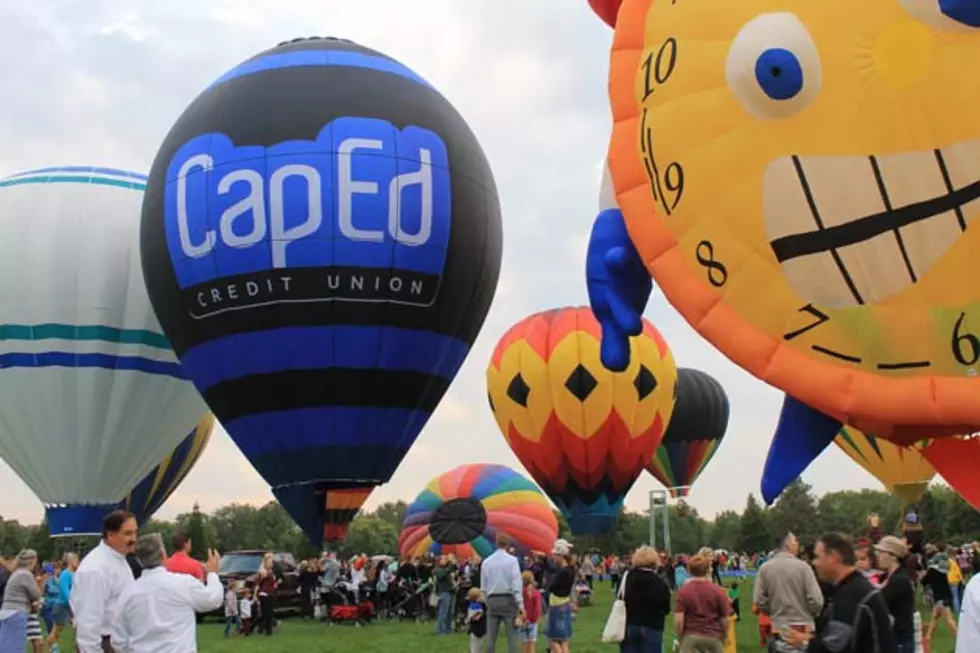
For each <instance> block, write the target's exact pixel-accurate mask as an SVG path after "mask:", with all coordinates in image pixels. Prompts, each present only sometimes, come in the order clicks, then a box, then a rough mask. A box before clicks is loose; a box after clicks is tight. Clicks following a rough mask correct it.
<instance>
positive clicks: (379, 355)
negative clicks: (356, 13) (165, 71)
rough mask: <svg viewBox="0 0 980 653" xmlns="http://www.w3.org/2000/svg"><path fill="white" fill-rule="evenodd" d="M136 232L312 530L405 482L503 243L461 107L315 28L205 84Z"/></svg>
mask: <svg viewBox="0 0 980 653" xmlns="http://www.w3.org/2000/svg"><path fill="white" fill-rule="evenodd" d="M141 233H142V254H143V266H144V272H145V276H146V280H147V287H148V289H149V293H150V297H151V299H152V301H153V306H154V308H155V309H156V311H157V315H158V316H159V317H160V321H161V324H162V325H163V328H164V331H165V332H166V333H167V334H168V336H169V337H170V339H171V341H172V342H173V345H174V349H175V351H176V352H177V355H178V356H179V357H180V360H181V363H182V364H183V366H184V369H185V370H187V373H188V375H189V376H190V378H191V379H192V380H193V381H194V383H195V385H196V386H197V388H198V389H199V390H200V391H201V393H202V394H203V395H204V398H205V400H206V401H207V403H208V405H209V406H210V407H211V409H212V411H213V412H214V414H215V415H216V416H217V417H218V419H219V420H221V423H222V424H223V425H224V427H225V429H226V430H227V431H228V433H229V434H230V435H231V438H232V439H233V440H234V441H235V443H236V444H237V445H238V447H239V448H240V449H241V450H242V452H243V453H244V454H245V456H246V457H247V458H248V460H249V461H250V462H251V463H252V465H253V466H254V467H255V468H256V469H257V470H258V472H259V474H261V475H262V477H263V478H264V479H265V480H266V481H267V482H268V483H269V484H270V485H271V486H272V489H273V492H274V494H275V496H276V497H277V498H278V499H279V501H280V502H281V503H282V505H283V506H284V507H285V508H286V510H287V511H288V512H289V513H290V514H291V515H292V517H293V518H294V519H295V520H296V521H297V523H298V524H299V525H300V526H301V527H302V528H303V530H304V531H305V532H306V533H307V535H309V537H310V539H311V541H313V542H314V543H318V542H319V541H320V540H322V539H323V538H324V535H325V534H324V529H325V528H327V530H329V531H331V532H333V531H336V528H337V526H338V520H342V519H346V518H348V517H350V516H352V515H353V514H354V513H355V512H356V510H355V508H356V507H357V506H358V505H359V504H358V501H361V502H363V499H364V498H366V495H367V492H369V491H370V489H371V488H373V487H375V486H377V485H379V484H381V483H385V482H386V481H388V479H389V478H391V475H392V473H393V472H394V471H395V469H396V468H397V467H398V464H399V463H400V462H401V460H402V458H403V457H404V455H405V453H406V452H407V451H408V449H409V447H411V446H412V443H413V442H414V440H415V438H416V436H417V435H418V434H419V432H420V431H421V429H422V427H423V426H424V425H425V423H426V421H427V420H428V419H429V416H430V415H431V414H432V411H433V410H434V409H435V407H436V405H437V404H438V403H439V401H440V400H441V398H442V396H443V394H444V393H445V392H446V389H447V388H448V387H449V383H450V382H451V381H452V379H453V377H454V376H455V374H456V372H457V371H458V370H459V367H460V365H461V364H462V362H463V359H464V358H465V357H466V355H467V353H468V352H469V349H470V346H471V345H472V343H473V340H474V339H475V338H476V336H477V333H478V332H479V331H480V327H481V326H482V324H483V320H484V318H485V316H486V313H487V311H488V309H489V307H490V302H491V300H492V297H493V293H494V290H495V288H496V284H497V277H498V273H499V268H500V256H501V239H502V235H501V224H500V209H499V204H498V200H497V192H496V187H495V185H494V180H493V175H492V173H491V171H490V167H489V165H488V163H487V160H486V157H485V156H484V154H483V151H482V149H481V148H480V144H479V143H478V142H477V140H476V138H475V137H474V135H473V133H472V132H471V131H470V129H469V127H468V126H467V125H466V123H465V122H464V120H463V118H462V117H460V115H459V114H458V113H457V112H456V110H455V109H454V108H453V107H452V105H450V104H449V102H447V101H446V99H445V98H444V97H443V96H442V95H440V94H439V92H438V91H436V90H435V89H434V88H433V87H432V86H431V85H430V84H429V83H428V82H426V81H425V80H424V79H422V78H421V77H420V76H419V75H418V74H416V73H415V72H414V71H412V70H411V69H409V68H408V67H406V66H404V65H403V64H401V63H399V62H397V61H395V60H394V59H391V58H390V57H387V56H385V55H383V54H381V53H379V52H375V51H373V50H370V49H368V48H364V47H361V46H359V45H357V44H354V43H352V42H350V41H344V40H338V39H319V38H316V39H297V40H295V41H290V42H287V43H282V44H280V45H279V46H278V47H275V48H273V49H271V50H268V51H266V52H262V53H260V54H258V55H256V56H255V57H253V58H251V59H249V60H248V61H245V62H244V63H242V64H240V65H238V66H236V67H234V68H232V69H231V70H230V71H228V72H227V73H225V74H224V75H223V76H222V77H220V78H219V79H218V80H216V81H215V82H214V84H212V85H211V86H210V87H209V88H208V89H206V90H205V91H204V92H203V93H202V94H201V95H200V96H199V97H198V98H197V99H196V100H194V102H193V103H192V104H191V106H190V107H188V109H187V110H186V111H185V112H184V114H183V115H182V116H181V117H180V118H179V119H178V121H177V123H176V124H175V125H174V126H173V128H172V129H171V130H170V133H169V134H168V135H167V137H166V139H165V141H164V143H163V145H162V146H161V149H160V151H159V152H158V153H157V156H156V159H155V161H154V164H153V168H152V170H151V172H150V178H149V181H148V183H147V197H146V201H145V203H144V206H143V220H142V231H141ZM338 493H340V496H336V495H337V494H338ZM327 535H328V536H329V537H332V536H331V535H330V533H327Z"/></svg>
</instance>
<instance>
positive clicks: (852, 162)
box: [797, 156, 885, 227]
mask: <svg viewBox="0 0 980 653" xmlns="http://www.w3.org/2000/svg"><path fill="white" fill-rule="evenodd" d="M800 163H801V164H802V165H803V172H804V174H805V175H806V180H807V183H808V184H809V185H810V192H811V193H812V195H813V201H814V203H815V204H816V205H817V211H818V213H819V214H820V220H821V222H823V226H824V227H835V226H837V225H840V224H846V223H848V222H853V221H854V220H857V219H859V218H863V217H865V216H869V215H874V214H875V213H881V212H882V211H884V210H885V205H884V203H883V202H882V201H881V195H880V194H879V193H878V184H877V183H876V182H875V177H874V172H873V171H872V169H871V164H870V163H869V161H868V157H864V156H812V157H800ZM797 183H799V182H797Z"/></svg>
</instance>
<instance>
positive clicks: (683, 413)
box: [647, 368, 729, 498]
mask: <svg viewBox="0 0 980 653" xmlns="http://www.w3.org/2000/svg"><path fill="white" fill-rule="evenodd" d="M728 414H729V406H728V395H727V394H725V389H724V388H723V387H721V384H720V383H718V381H716V380H715V379H714V378H713V377H712V376H711V375H709V374H707V373H705V372H702V371H701V370H693V369H685V368H681V369H679V370H677V400H676V402H675V403H674V414H673V416H672V417H671V418H670V424H668V426H667V432H666V433H664V439H663V441H662V442H661V443H660V447H658V448H657V453H656V454H655V455H654V456H653V459H652V460H651V461H650V463H649V464H648V465H647V469H648V470H649V471H650V473H651V474H653V475H654V477H655V478H656V479H657V480H658V481H660V482H661V483H662V484H663V485H664V487H666V488H667V490H668V491H669V492H670V496H672V497H675V498H676V497H686V496H687V495H688V493H689V492H690V489H691V486H692V485H693V484H694V481H696V480H697V478H698V476H700V475H701V472H703V471H704V468H705V467H706V466H707V464H708V462H709V461H710V460H711V457H712V456H714V455H715V452H716V451H717V450H718V446H719V445H720V444H721V440H722V438H723V437H725V431H726V430H728Z"/></svg>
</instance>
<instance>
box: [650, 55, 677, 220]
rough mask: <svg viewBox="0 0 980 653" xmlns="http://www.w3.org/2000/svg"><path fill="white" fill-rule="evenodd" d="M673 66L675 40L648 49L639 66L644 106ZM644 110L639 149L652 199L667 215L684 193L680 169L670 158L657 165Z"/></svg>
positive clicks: (670, 73) (665, 81) (675, 66)
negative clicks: (654, 48) (669, 160)
mask: <svg viewBox="0 0 980 653" xmlns="http://www.w3.org/2000/svg"><path fill="white" fill-rule="evenodd" d="M676 68H677V39H675V38H674V37H669V38H668V39H667V40H665V41H664V42H663V44H661V46H660V47H659V48H658V49H657V50H655V51H653V50H651V51H650V52H649V53H648V54H647V56H646V58H645V59H643V63H642V65H641V66H640V74H641V77H642V79H643V99H642V103H643V104H644V105H646V104H648V102H649V100H650V99H651V98H653V97H654V96H655V94H656V92H657V89H658V88H659V87H661V86H663V85H664V84H666V83H667V81H668V80H670V78H671V76H672V75H673V74H674V70H675V69H676ZM648 111H649V109H648V108H646V107H644V109H643V119H642V120H641V122H640V149H641V151H642V152H643V154H644V157H643V158H644V163H645V165H646V169H647V177H649V179H650V190H651V192H652V194H653V199H654V200H655V201H656V202H658V203H659V204H660V205H661V206H662V207H663V209H664V212H665V213H666V214H667V215H671V213H672V212H673V211H674V209H676V208H677V205H678V204H680V201H681V196H682V195H683V194H684V168H683V167H682V166H681V164H680V163H678V162H677V161H672V162H671V163H669V164H667V166H666V167H665V168H663V169H661V167H660V166H659V165H658V164H657V160H656V158H655V157H654V152H653V141H654V137H653V128H652V127H651V126H650V124H649V120H648Z"/></svg>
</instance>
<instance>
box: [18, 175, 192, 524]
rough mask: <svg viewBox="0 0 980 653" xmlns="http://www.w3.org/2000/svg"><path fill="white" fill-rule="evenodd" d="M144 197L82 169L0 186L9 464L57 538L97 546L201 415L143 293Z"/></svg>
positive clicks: (130, 186) (127, 182)
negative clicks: (86, 538)
mask: <svg viewBox="0 0 980 653" xmlns="http://www.w3.org/2000/svg"><path fill="white" fill-rule="evenodd" d="M145 186H146V177H145V176H144V175H141V174H138V173H134V172H126V171H123V170H115V169H111V168H98V167H87V166H70V167H60V168H44V169H39V170H32V171H30V172H23V173H20V174H16V175H13V176H11V177H7V178H5V179H3V180H0V233H2V234H3V236H2V238H0V271H2V275H0V458H3V460H4V461H5V462H6V463H7V464H8V465H9V466H10V467H11V468H12V469H13V470H14V471H15V472H16V473H17V474H18V475H19V476H20V478H21V479H23V480H24V482H25V483H26V484H27V485H28V486H29V487H30V488H31V489H32V490H33V491H34V492H35V494H37V496H38V498H39V499H41V501H42V502H43V503H44V504H45V507H46V510H47V517H48V523H49V526H50V528H51V534H52V535H55V536H58V535H65V536H67V535H89V534H95V533H99V532H100V531H101V522H102V518H103V517H104V516H105V514H106V513H107V512H108V511H110V510H111V509H113V508H114V507H115V506H117V505H118V504H119V502H120V501H121V500H122V499H123V498H124V497H125V496H126V495H127V493H128V492H129V491H130V490H131V489H132V488H133V487H134V486H135V485H136V484H137V483H138V482H139V481H140V479H142V478H143V477H144V476H145V475H146V474H147V473H148V472H149V471H150V470H152V469H153V467H154V466H155V465H156V464H157V463H159V462H160V461H161V460H162V459H163V458H164V457H165V456H167V454H169V453H170V452H171V451H173V449H174V448H175V447H176V446H177V445H178V444H179V443H180V442H181V440H182V439H183V438H184V437H186V436H187V433H188V432H190V431H191V430H193V428H194V426H195V425H196V424H197V423H198V421H199V420H200V419H201V416H202V415H203V414H204V413H205V411H206V408H205V406H204V403H203V401H202V400H201V398H200V396H199V395H198V393H197V391H196V390H195V389H194V386H193V385H192V384H191V383H190V382H189V381H187V380H186V378H185V376H184V373H183V371H182V369H181V367H180V364H179V363H178V361H177V358H176V356H175V355H174V353H173V351H172V350H171V349H170V344H169V343H168V341H167V338H166V337H165V336H164V335H163V332H162V331H161V329H160V325H159V323H158V322H157V319H156V317H155V316H154V314H153V309H152V308H151V306H150V301H149V298H148V297H147V294H146V289H145V287H144V284H143V273H142V266H141V265H140V259H139V256H140V249H139V226H140V210H141V206H142V201H143V191H144V189H145Z"/></svg>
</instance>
